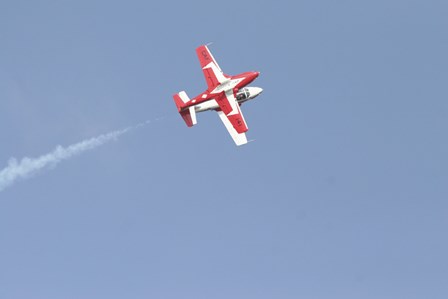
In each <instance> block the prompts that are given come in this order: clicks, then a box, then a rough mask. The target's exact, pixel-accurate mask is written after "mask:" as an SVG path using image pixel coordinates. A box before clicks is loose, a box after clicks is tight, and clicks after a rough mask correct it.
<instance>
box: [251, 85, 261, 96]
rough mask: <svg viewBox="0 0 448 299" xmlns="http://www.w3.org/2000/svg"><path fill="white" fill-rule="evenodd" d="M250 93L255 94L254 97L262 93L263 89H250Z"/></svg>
mask: <svg viewBox="0 0 448 299" xmlns="http://www.w3.org/2000/svg"><path fill="white" fill-rule="evenodd" d="M252 90H253V91H252V92H253V93H254V94H255V95H259V94H260V93H262V92H263V88H261V87H252Z"/></svg>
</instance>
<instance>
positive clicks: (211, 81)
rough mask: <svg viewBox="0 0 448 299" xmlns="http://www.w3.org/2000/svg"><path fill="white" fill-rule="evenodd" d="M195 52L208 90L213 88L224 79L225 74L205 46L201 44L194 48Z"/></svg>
mask: <svg viewBox="0 0 448 299" xmlns="http://www.w3.org/2000/svg"><path fill="white" fill-rule="evenodd" d="M196 54H197V56H198V58H199V62H200V63H201V68H202V71H203V72H204V77H205V80H206V81H207V86H208V89H209V90H213V89H214V88H215V87H216V86H218V85H219V84H221V83H222V82H224V81H225V80H226V75H224V73H223V72H222V70H221V68H220V67H219V65H218V63H217V62H216V60H215V58H213V55H212V53H210V51H209V49H208V48H207V46H205V45H203V46H200V47H198V48H197V49H196Z"/></svg>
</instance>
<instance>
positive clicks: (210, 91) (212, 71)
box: [173, 45, 263, 146]
mask: <svg viewBox="0 0 448 299" xmlns="http://www.w3.org/2000/svg"><path fill="white" fill-rule="evenodd" d="M196 54H197V56H198V58H199V62H200V64H201V68H202V71H203V73H204V77H205V80H206V82H207V86H208V88H207V90H206V91H204V92H203V93H201V94H200V95H198V96H196V97H194V98H193V99H190V98H189V97H188V95H187V94H186V92H185V91H181V92H179V93H177V94H175V95H173V98H174V102H175V104H176V107H177V110H178V111H179V113H180V115H181V116H182V118H183V119H184V121H185V123H186V124H187V126H188V127H192V126H194V125H196V124H197V118H196V113H198V112H203V111H208V110H215V111H216V112H217V113H218V115H219V117H220V119H221V121H222V122H223V123H224V126H225V127H226V129H227V131H228V132H229V134H230V136H232V138H233V141H234V142H235V144H236V145H237V146H239V145H243V144H246V143H247V137H246V132H247V130H248V127H247V124H246V121H245V120H244V116H243V114H242V112H241V109H240V106H241V104H243V103H244V102H247V101H249V100H252V99H254V98H255V97H257V96H258V95H259V94H260V93H262V91H263V89H262V88H260V87H248V86H247V85H249V84H250V83H251V82H252V81H254V80H255V79H256V78H257V77H258V76H259V75H260V72H245V73H242V74H239V75H236V76H230V75H226V74H224V73H223V71H222V70H221V68H220V67H219V65H218V63H217V62H216V60H215V59H214V58H213V56H212V53H210V51H209V49H208V47H207V45H202V46H199V47H198V48H196Z"/></svg>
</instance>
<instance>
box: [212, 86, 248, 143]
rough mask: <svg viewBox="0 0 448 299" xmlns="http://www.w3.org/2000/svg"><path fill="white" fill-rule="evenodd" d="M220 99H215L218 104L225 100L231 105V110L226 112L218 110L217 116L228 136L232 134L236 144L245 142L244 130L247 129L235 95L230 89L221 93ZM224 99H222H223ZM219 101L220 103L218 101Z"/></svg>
mask: <svg viewBox="0 0 448 299" xmlns="http://www.w3.org/2000/svg"><path fill="white" fill-rule="evenodd" d="M220 98H221V101H219V100H217V102H218V104H219V106H220V107H221V105H222V102H223V101H225V100H227V102H228V103H229V105H230V106H231V109H232V110H231V112H230V113H228V114H226V112H225V111H224V109H221V110H220V111H217V112H218V115H219V118H221V121H222V122H223V123H224V125H225V127H226V129H227V131H228V132H229V134H230V136H232V138H233V141H235V143H236V145H242V144H246V143H247V138H246V132H247V130H248V128H247V124H246V120H245V119H244V116H243V113H242V112H241V109H240V106H239V105H238V103H237V102H236V99H235V96H234V95H233V92H232V91H229V92H226V93H225V94H224V93H223V94H222V95H221V96H220ZM223 98H224V99H225V100H224V99H223ZM220 102H221V103H220Z"/></svg>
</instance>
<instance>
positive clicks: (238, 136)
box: [217, 111, 247, 146]
mask: <svg viewBox="0 0 448 299" xmlns="http://www.w3.org/2000/svg"><path fill="white" fill-rule="evenodd" d="M217 112H218V115H219V118H221V120H222V122H223V123H224V125H225V126H226V129H227V131H229V134H230V136H232V139H233V141H235V144H236V145H238V146H239V145H243V144H246V143H247V137H246V133H238V132H237V131H236V130H235V128H234V127H233V125H232V123H231V122H230V120H229V118H228V117H227V115H225V113H224V112H222V111H217Z"/></svg>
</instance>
